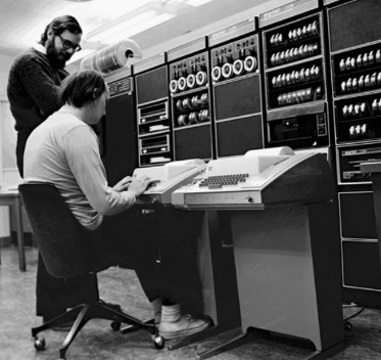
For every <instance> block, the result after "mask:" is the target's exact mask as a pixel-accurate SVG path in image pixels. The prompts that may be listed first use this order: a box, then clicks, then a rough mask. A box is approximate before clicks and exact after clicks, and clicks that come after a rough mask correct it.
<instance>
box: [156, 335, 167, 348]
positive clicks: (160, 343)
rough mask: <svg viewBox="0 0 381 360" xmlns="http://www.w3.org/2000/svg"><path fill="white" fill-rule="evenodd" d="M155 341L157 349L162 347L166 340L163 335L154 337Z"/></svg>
mask: <svg viewBox="0 0 381 360" xmlns="http://www.w3.org/2000/svg"><path fill="white" fill-rule="evenodd" d="M153 343H154V344H155V348H156V349H162V348H163V347H164V343H165V340H164V338H163V337H162V336H160V335H158V336H155V338H154V339H153Z"/></svg>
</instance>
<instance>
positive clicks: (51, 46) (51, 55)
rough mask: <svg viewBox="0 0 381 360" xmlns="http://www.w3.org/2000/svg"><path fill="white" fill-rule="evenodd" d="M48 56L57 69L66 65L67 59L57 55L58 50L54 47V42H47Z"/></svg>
mask: <svg viewBox="0 0 381 360" xmlns="http://www.w3.org/2000/svg"><path fill="white" fill-rule="evenodd" d="M46 56H47V57H48V60H49V62H50V64H51V65H52V67H53V68H55V69H64V68H65V65H66V61H61V60H60V59H58V57H57V52H56V49H55V47H54V43H53V42H49V41H47V42H46Z"/></svg>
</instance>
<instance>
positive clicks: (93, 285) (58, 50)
mask: <svg viewBox="0 0 381 360" xmlns="http://www.w3.org/2000/svg"><path fill="white" fill-rule="evenodd" d="M81 38H82V29H81V26H80V25H79V23H78V21H77V20H76V19H75V18H74V17H73V16H70V15H65V16H60V17H57V18H55V19H54V20H53V21H52V22H51V23H49V24H48V25H47V26H46V28H45V31H44V33H43V34H42V35H41V40H40V41H39V43H38V44H36V45H35V46H34V47H33V48H30V49H29V50H26V51H25V52H23V53H21V54H20V55H18V56H17V57H16V59H15V60H14V62H13V64H12V66H11V69H10V72H9V79H8V87H7V94H8V100H9V103H10V109H11V113H12V115H13V117H14V119H15V121H16V124H15V129H16V131H17V145H16V157H17V167H18V170H19V173H20V175H21V177H23V173H24V171H23V162H24V150H25V144H26V142H27V139H28V137H29V135H30V134H31V133H32V131H33V130H34V129H35V128H36V127H37V126H38V125H40V124H41V123H42V122H43V121H45V120H46V119H47V118H48V117H49V116H50V115H51V114H53V113H54V112H55V111H57V110H58V109H59V108H60V107H61V104H60V100H59V86H60V84H61V82H62V80H63V79H65V78H66V77H67V76H68V75H69V73H68V72H67V71H66V70H65V65H66V62H67V61H68V60H69V59H70V58H71V57H72V56H73V55H74V53H75V52H77V51H79V50H81V46H80V41H81ZM36 293H37V315H38V316H42V317H43V321H44V322H45V321H48V320H50V319H52V318H54V317H55V316H57V315H59V314H60V313H62V312H64V311H66V309H67V308H71V307H74V306H75V305H77V304H81V303H84V302H88V301H89V299H94V298H98V296H99V294H98V283H97V278H96V275H94V276H93V275H92V276H85V277H83V278H80V279H73V280H70V281H65V280H63V279H57V278H54V277H52V276H51V275H50V274H49V273H48V272H47V270H46V267H45V264H44V263H43V260H42V258H41V257H39V263H38V270H37V288H36ZM70 325H71V324H67V326H63V327H62V328H61V329H57V330H68V329H70Z"/></svg>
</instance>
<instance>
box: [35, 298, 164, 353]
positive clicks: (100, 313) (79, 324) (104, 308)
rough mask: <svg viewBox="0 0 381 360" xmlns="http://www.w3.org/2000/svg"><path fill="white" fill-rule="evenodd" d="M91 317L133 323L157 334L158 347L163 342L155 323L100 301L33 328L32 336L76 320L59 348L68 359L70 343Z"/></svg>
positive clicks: (72, 310)
mask: <svg viewBox="0 0 381 360" xmlns="http://www.w3.org/2000/svg"><path fill="white" fill-rule="evenodd" d="M91 319H105V320H110V321H113V322H115V323H123V324H128V325H132V326H133V327H134V329H140V328H141V329H144V330H146V331H148V332H149V333H150V334H151V335H154V336H155V340H154V341H155V346H156V347H158V345H157V343H161V340H160V339H159V341H158V338H159V337H158V335H157V333H156V327H155V325H154V324H152V323H147V322H144V321H141V320H139V319H136V318H134V317H132V316H130V315H127V314H125V313H123V312H120V311H117V310H115V309H113V308H112V307H110V306H108V305H107V304H105V303H99V302H97V303H92V304H82V305H78V306H76V307H75V308H73V309H71V310H69V311H67V312H65V313H63V314H61V315H58V316H57V317H55V318H54V319H52V320H50V321H48V322H46V323H44V324H42V325H40V326H37V327H34V328H32V337H33V338H35V339H36V336H37V334H38V333H39V332H41V331H44V330H47V329H52V328H54V327H56V326H59V325H61V324H65V323H67V322H70V321H73V320H75V321H74V324H73V326H72V327H71V329H70V331H69V334H68V335H67V336H66V339H65V341H64V342H63V344H62V347H61V348H60V350H59V352H60V359H66V351H67V350H68V348H69V346H70V344H71V343H72V342H73V340H74V339H75V337H76V336H77V334H78V333H79V331H80V330H81V329H82V328H83V327H84V326H85V324H86V323H87V322H88V321H89V320H91Z"/></svg>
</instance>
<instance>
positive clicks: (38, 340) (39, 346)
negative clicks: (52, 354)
mask: <svg viewBox="0 0 381 360" xmlns="http://www.w3.org/2000/svg"><path fill="white" fill-rule="evenodd" d="M45 346H46V342H45V338H43V337H39V336H36V337H35V338H34V347H35V349H36V350H37V351H42V350H44V349H45Z"/></svg>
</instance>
